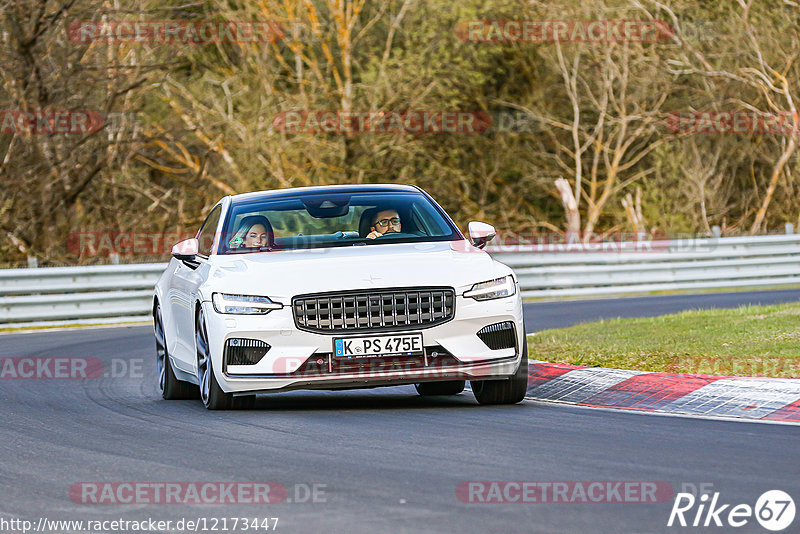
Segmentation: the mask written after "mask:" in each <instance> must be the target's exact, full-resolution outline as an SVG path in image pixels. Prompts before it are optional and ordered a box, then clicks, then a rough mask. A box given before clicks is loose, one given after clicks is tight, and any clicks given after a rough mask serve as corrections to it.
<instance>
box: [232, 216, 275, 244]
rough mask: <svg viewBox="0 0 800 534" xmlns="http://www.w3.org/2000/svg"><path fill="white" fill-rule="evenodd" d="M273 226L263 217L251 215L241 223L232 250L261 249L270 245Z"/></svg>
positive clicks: (233, 240)
mask: <svg viewBox="0 0 800 534" xmlns="http://www.w3.org/2000/svg"><path fill="white" fill-rule="evenodd" d="M271 232H272V225H271V224H270V223H269V220H268V219H267V218H266V217H264V216H263V215H250V216H248V217H245V218H243V219H242V220H241V222H240V223H239V229H238V230H237V231H236V237H235V238H234V239H232V240H231V248H261V247H266V246H268V245H269V234H270V233H271Z"/></svg>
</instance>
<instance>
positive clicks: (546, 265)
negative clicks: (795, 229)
mask: <svg viewBox="0 0 800 534" xmlns="http://www.w3.org/2000/svg"><path fill="white" fill-rule="evenodd" d="M617 245H618V246H616V247H615V250H614V251H610V250H605V251H604V250H602V249H601V250H600V251H597V250H587V249H586V248H585V247H583V246H581V245H579V244H573V245H570V244H557V245H529V246H525V245H514V246H513V247H502V246H495V247H491V248H489V247H487V250H488V251H489V252H490V253H491V254H492V256H493V257H494V258H496V259H497V260H498V261H501V262H503V263H505V264H506V265H508V266H509V267H511V268H512V269H514V271H515V273H516V274H517V276H518V277H519V282H520V287H521V288H522V296H523V297H538V298H544V297H548V298H549V297H568V296H570V297H571V296H594V295H610V294H625V293H642V292H651V291H670V290H692V289H714V288H733V287H756V286H765V285H784V284H800V235H798V234H788V235H772V236H752V237H725V238H698V239H681V240H670V241H651V242H638V243H636V242H627V243H622V244H617ZM609 248H610V247H609ZM509 249H511V250H509ZM576 249H577V250H581V251H580V252H573V250H576Z"/></svg>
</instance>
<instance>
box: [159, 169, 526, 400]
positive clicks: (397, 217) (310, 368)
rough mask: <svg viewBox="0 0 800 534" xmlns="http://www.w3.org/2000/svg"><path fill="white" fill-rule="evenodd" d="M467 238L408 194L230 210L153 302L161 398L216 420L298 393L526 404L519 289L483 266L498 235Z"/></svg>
mask: <svg viewBox="0 0 800 534" xmlns="http://www.w3.org/2000/svg"><path fill="white" fill-rule="evenodd" d="M469 233H470V238H471V241H468V240H467V239H466V238H465V237H464V236H463V234H462V233H461V232H460V231H459V229H458V228H457V227H456V225H455V224H454V223H453V221H452V220H451V219H450V217H449V216H448V215H447V214H446V213H445V211H444V210H443V209H442V208H441V207H440V206H439V205H438V204H437V203H436V202H435V201H434V200H433V199H432V198H431V197H430V196H429V195H428V194H427V193H425V192H424V191H422V190H421V189H420V188H418V187H415V186H400V185H360V186H326V187H304V188H295V189H281V190H274V191H262V192H257V193H247V194H243V195H235V196H228V197H225V198H223V199H222V200H220V201H219V202H218V203H217V205H216V206H214V208H213V209H212V210H211V211H210V213H209V214H208V216H207V217H206V220H205V222H204V223H203V225H202V227H201V228H200V230H199V231H198V233H197V237H196V238H193V239H188V240H186V241H182V242H180V243H178V244H177V245H175V247H174V248H173V250H172V256H173V258H172V260H171V261H170V263H169V266H168V267H167V269H166V271H164V274H163V275H162V276H161V278H160V279H159V281H158V283H157V284H156V286H155V293H154V297H153V320H154V324H155V338H156V353H157V362H158V370H159V383H160V388H161V392H162V395H163V397H164V398H165V399H182V398H183V399H185V398H196V397H197V396H198V394H199V397H200V399H202V401H203V403H204V404H205V406H206V407H207V408H209V409H212V410H213V409H229V408H245V407H249V406H252V404H253V401H254V400H255V394H256V393H268V392H277V391H287V390H293V389H353V388H368V387H376V386H394V385H399V384H415V385H416V388H417V391H418V392H419V393H420V394H421V395H455V394H458V393H460V392H461V391H463V389H464V385H465V380H470V381H471V386H472V391H473V393H474V394H475V397H476V399H477V400H478V402H480V403H481V404H511V403H517V402H520V401H521V400H522V399H523V397H524V395H525V392H526V387H527V370H528V358H527V345H526V341H525V329H524V326H523V321H522V300H521V298H520V293H519V287H518V283H517V281H516V279H515V278H514V274H513V273H512V271H511V269H510V268H509V267H507V266H505V265H503V264H501V263H499V262H497V261H495V260H493V259H492V258H491V257H490V256H489V255H488V254H487V253H486V252H484V251H483V250H481V249H482V248H483V247H484V246H485V245H486V243H487V242H488V241H489V240H491V239H492V238H493V237H494V235H495V231H494V228H493V227H491V226H490V225H488V224H485V223H479V222H474V221H473V222H471V223H470V224H469ZM198 386H199V387H198ZM198 390H199V391H198Z"/></svg>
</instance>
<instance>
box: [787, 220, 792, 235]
mask: <svg viewBox="0 0 800 534" xmlns="http://www.w3.org/2000/svg"><path fill="white" fill-rule="evenodd" d="M786 233H787V234H793V233H794V225H793V224H792V223H786Z"/></svg>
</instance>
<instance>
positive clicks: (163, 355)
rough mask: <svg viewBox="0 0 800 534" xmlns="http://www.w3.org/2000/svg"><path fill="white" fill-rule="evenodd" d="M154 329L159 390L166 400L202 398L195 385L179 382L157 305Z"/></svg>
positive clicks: (159, 306)
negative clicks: (168, 350)
mask: <svg viewBox="0 0 800 534" xmlns="http://www.w3.org/2000/svg"><path fill="white" fill-rule="evenodd" d="M153 328H154V331H155V338H156V369H157V371H158V388H159V390H161V397H162V398H163V399H164V400H186V399H198V398H200V390H199V389H198V387H197V386H195V385H194V384H190V383H189V382H184V381H182V380H178V378H177V377H176V376H175V371H174V370H173V369H172V362H171V361H170V358H169V353H168V352H167V338H166V334H165V329H164V319H163V317H162V315H161V305H160V304H156V307H155V309H154V310H153Z"/></svg>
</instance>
